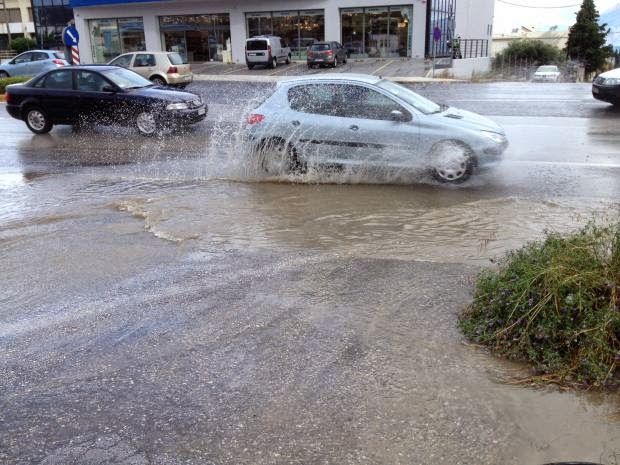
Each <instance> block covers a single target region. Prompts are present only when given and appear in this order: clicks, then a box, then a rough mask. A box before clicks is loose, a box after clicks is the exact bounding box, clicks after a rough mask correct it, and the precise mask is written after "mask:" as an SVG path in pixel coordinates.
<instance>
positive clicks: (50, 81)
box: [5, 65, 207, 136]
mask: <svg viewBox="0 0 620 465" xmlns="http://www.w3.org/2000/svg"><path fill="white" fill-rule="evenodd" d="M5 99H6V103H7V105H6V109H7V111H8V112H9V114H10V115H11V116H12V117H13V118H17V119H21V120H23V121H25V123H26V126H28V129H30V130H31V131H32V132H34V133H35V134H44V133H47V132H49V131H50V130H51V129H52V126H53V125H54V124H79V123H80V122H83V121H93V122H97V123H100V124H108V125H112V124H121V125H125V126H135V127H136V128H137V129H138V131H139V132H140V133H141V134H142V135H145V136H150V135H153V134H155V133H157V132H158V131H159V130H160V129H161V128H162V127H163V126H174V125H181V124H193V123H197V122H199V121H201V120H203V119H205V118H206V116H207V106H206V105H205V104H204V103H203V102H202V99H201V98H200V97H199V96H197V95H194V94H192V93H189V92H183V91H178V90H172V89H169V88H165V87H158V86H156V85H154V84H153V83H152V82H151V81H149V80H147V79H145V78H143V77H142V76H140V75H139V74H136V73H134V72H133V71H130V70H128V69H125V68H120V67H117V66H95V65H93V66H65V67H63V68H61V69H56V70H53V71H48V72H46V73H43V74H41V75H39V76H37V77H35V78H33V79H31V80H30V81H28V82H27V83H25V84H13V85H10V86H7V88H6V95H5Z"/></svg>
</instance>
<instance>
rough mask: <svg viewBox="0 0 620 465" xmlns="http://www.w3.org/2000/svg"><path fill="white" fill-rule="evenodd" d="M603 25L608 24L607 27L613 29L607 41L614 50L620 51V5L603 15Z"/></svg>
mask: <svg viewBox="0 0 620 465" xmlns="http://www.w3.org/2000/svg"><path fill="white" fill-rule="evenodd" d="M600 22H601V24H603V23H606V24H607V27H609V28H610V29H611V32H610V33H609V35H608V36H607V39H608V40H609V42H610V43H611V44H613V46H614V48H615V49H616V50H617V49H620V4H619V5H616V7H615V8H613V9H611V10H609V11H607V12H606V13H603V14H602V15H601V20H600Z"/></svg>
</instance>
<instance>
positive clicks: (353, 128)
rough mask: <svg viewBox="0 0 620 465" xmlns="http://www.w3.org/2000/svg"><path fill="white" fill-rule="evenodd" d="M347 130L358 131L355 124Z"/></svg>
mask: <svg viewBox="0 0 620 465" xmlns="http://www.w3.org/2000/svg"><path fill="white" fill-rule="evenodd" d="M349 129H350V130H351V131H357V130H358V129H359V126H357V125H356V124H354V125H352V126H350V127H349Z"/></svg>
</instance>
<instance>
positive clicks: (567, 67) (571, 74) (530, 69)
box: [491, 55, 584, 82]
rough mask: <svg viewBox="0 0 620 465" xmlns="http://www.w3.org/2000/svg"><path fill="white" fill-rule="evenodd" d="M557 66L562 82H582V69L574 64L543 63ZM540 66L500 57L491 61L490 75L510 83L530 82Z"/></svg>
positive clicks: (536, 63)
mask: <svg viewBox="0 0 620 465" xmlns="http://www.w3.org/2000/svg"><path fill="white" fill-rule="evenodd" d="M545 64H552V65H553V64H555V65H557V67H558V69H559V71H560V73H561V77H560V80H561V81H563V82H582V81H583V80H584V68H583V66H582V65H581V64H579V63H576V62H571V61H569V62H566V63H545ZM538 66H540V63H538V62H536V61H534V60H529V59H526V58H517V57H513V56H504V55H500V57H499V58H497V57H496V58H493V59H492V60H491V70H492V74H493V75H494V76H495V77H496V78H502V79H507V80H511V81H515V80H516V81H530V80H532V78H533V77H534V73H535V72H536V70H537V69H538Z"/></svg>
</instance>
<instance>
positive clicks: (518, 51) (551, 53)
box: [495, 39, 565, 65]
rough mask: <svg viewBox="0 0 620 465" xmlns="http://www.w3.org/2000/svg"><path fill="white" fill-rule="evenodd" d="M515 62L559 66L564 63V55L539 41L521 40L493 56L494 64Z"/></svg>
mask: <svg viewBox="0 0 620 465" xmlns="http://www.w3.org/2000/svg"><path fill="white" fill-rule="evenodd" d="M515 60H524V61H529V62H530V63H531V64H532V65H547V64H551V63H555V64H559V63H562V62H564V61H565V56H564V53H563V52H562V50H561V49H559V48H558V47H555V46H553V45H549V44H546V43H544V42H541V41H540V40H533V39H522V40H516V41H514V42H511V43H510V45H508V47H506V48H505V49H504V50H502V51H501V52H500V53H498V54H497V55H495V63H496V64H498V65H499V64H501V63H502V62H505V63H509V62H514V61H515Z"/></svg>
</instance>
